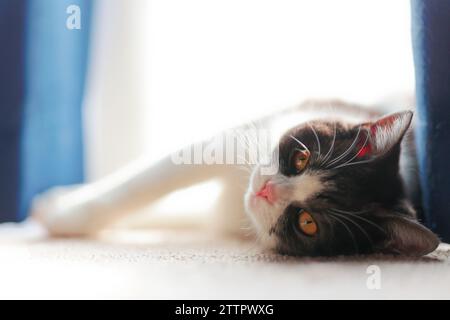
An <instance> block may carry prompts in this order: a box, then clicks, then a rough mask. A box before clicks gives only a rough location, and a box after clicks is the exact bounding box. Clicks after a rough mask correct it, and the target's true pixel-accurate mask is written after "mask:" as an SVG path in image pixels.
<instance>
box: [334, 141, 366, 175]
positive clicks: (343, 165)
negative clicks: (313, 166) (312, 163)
mask: <svg viewBox="0 0 450 320" xmlns="http://www.w3.org/2000/svg"><path fill="white" fill-rule="evenodd" d="M367 141H369V135H368V134H367V136H366V140H364V144H363V145H362V147H361V148H360V149H359V150H358V152H356V154H355V155H354V156H353V157H352V158H351V159H350V160H348V161H346V162H345V163H343V164H341V165H338V166H336V167H334V168H333V169H338V168H343V167H345V166H346V165H347V164H350V163H351V162H352V161H353V160H354V159H355V158H356V157H357V156H358V155H359V154H360V152H361V151H362V150H363V148H364V147H365V146H366V144H367Z"/></svg>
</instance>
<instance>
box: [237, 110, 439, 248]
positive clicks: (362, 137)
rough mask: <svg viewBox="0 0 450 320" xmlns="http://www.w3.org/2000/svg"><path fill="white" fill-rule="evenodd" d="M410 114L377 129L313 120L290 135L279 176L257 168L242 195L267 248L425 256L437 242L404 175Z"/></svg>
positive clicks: (384, 120) (397, 116)
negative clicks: (418, 217) (417, 213)
mask: <svg viewBox="0 0 450 320" xmlns="http://www.w3.org/2000/svg"><path fill="white" fill-rule="evenodd" d="M411 119H412V112H411V111H405V112H399V113H395V114H392V115H388V116H386V117H383V118H381V119H378V120H376V121H373V122H367V123H360V124H357V125H355V124H349V123H344V122H340V121H339V122H338V121H323V120H320V121H319V120H318V121H312V122H308V123H305V124H300V125H298V126H296V127H294V128H292V129H291V130H289V131H288V132H286V133H285V134H284V135H283V136H282V138H281V139H280V141H279V145H278V161H279V167H278V171H277V173H276V174H274V175H270V176H268V175H263V174H262V173H261V167H259V166H257V167H256V168H255V169H254V170H253V173H252V175H251V178H250V185H249V188H248V191H247V193H246V195H245V205H246V209H247V212H248V214H249V216H250V218H251V220H252V222H253V224H254V227H255V229H256V231H257V233H258V235H259V236H260V239H261V241H262V243H263V244H264V245H265V246H267V247H271V248H273V249H276V250H277V251H278V252H281V253H286V254H292V255H307V256H317V255H341V254H344V255H345V254H358V253H360V254H367V253H375V252H381V253H397V254H403V255H413V256H421V255H424V254H427V253H429V252H431V251H433V250H434V249H435V248H436V247H437V245H438V244H439V239H438V238H437V237H436V236H435V235H434V234H433V233H432V232H431V231H430V230H428V229H427V228H425V227H424V226H422V225H421V224H419V223H417V222H416V221H415V220H414V219H413V215H414V211H413V210H414V209H413V208H412V207H411V205H410V204H409V202H408V200H407V199H406V197H405V194H404V190H403V189H404V187H403V181H402V178H401V176H400V173H399V158H400V147H401V141H402V139H403V137H404V135H405V133H406V131H407V130H408V128H409V126H410V123H411Z"/></svg>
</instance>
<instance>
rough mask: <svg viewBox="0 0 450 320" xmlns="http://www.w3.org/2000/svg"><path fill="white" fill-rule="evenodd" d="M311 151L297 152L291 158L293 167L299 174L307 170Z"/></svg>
mask: <svg viewBox="0 0 450 320" xmlns="http://www.w3.org/2000/svg"><path fill="white" fill-rule="evenodd" d="M309 155H310V153H309V151H308V150H296V151H295V152H294V153H293V155H292V158H291V163H292V166H293V167H294V168H295V170H296V171H297V172H301V171H303V170H304V169H305V168H306V165H307V164H308V161H309Z"/></svg>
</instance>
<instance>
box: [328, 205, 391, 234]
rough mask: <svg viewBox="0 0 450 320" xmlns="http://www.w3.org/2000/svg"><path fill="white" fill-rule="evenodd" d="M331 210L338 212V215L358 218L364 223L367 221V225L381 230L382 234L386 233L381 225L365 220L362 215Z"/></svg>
mask: <svg viewBox="0 0 450 320" xmlns="http://www.w3.org/2000/svg"><path fill="white" fill-rule="evenodd" d="M331 210H332V211H334V212H335V213H336V211H337V213H340V214H344V215H349V216H351V217H355V218H357V219H360V220H362V221H365V222H366V223H368V224H370V225H372V226H374V227H375V228H377V229H378V230H380V231H381V232H383V233H386V230H384V229H383V228H382V227H381V226H380V225H379V224H377V223H375V222H373V221H371V220H369V219H366V218H364V217H361V215H359V214H355V213H350V212H346V211H342V210H341V211H339V210H337V209H331Z"/></svg>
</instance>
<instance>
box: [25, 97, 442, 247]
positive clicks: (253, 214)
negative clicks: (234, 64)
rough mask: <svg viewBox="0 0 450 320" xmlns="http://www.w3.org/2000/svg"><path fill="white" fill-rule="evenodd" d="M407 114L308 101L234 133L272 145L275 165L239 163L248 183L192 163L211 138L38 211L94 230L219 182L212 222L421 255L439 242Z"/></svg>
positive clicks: (295, 243) (60, 228) (55, 226)
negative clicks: (427, 219) (424, 205)
mask: <svg viewBox="0 0 450 320" xmlns="http://www.w3.org/2000/svg"><path fill="white" fill-rule="evenodd" d="M412 118H413V112H412V111H410V110H405V111H400V112H396V113H391V114H388V115H384V116H383V115H382V114H381V113H380V112H378V111H375V110H374V109H370V108H365V107H361V106H358V105H353V104H350V103H344V102H341V101H334V100H327V101H307V102H305V103H304V104H302V105H301V106H299V107H295V108H290V109H286V110H283V111H281V112H278V113H277V114H273V115H269V116H266V117H263V118H261V119H259V120H257V121H255V122H253V123H252V124H251V125H245V126H241V127H238V128H235V129H234V130H233V132H239V133H240V135H238V137H239V138H240V139H241V142H242V141H243V143H244V144H245V145H246V147H247V148H248V150H250V147H251V146H255V145H256V144H257V143H255V142H254V139H255V136H252V137H250V136H249V135H248V134H247V135H246V134H243V133H242V132H245V129H255V130H262V131H263V132H266V133H268V136H269V137H270V139H272V141H275V143H274V145H272V146H271V147H269V148H266V150H267V151H266V154H265V155H264V156H265V159H266V160H267V159H269V160H268V161H266V162H264V163H263V162H262V161H260V160H259V161H254V162H252V161H249V158H248V157H247V159H246V160H245V161H244V162H245V163H247V162H250V166H249V170H251V171H250V176H249V177H248V181H247V185H248V187H247V189H246V190H242V188H241V186H240V182H241V181H242V177H243V176H244V172H243V171H242V170H241V168H242V163H243V162H242V161H234V162H232V163H227V164H223V161H209V162H208V161H206V162H207V163H205V159H200V160H202V161H203V162H202V161H198V159H197V160H195V157H196V156H195V155H194V161H190V160H192V152H193V151H195V150H205V147H206V149H208V148H209V149H212V150H216V151H217V150H218V149H217V148H216V149H214V147H217V143H218V142H216V141H218V140H219V139H211V140H208V141H205V142H200V143H197V144H194V145H193V146H189V147H188V148H185V149H183V150H180V151H177V152H175V153H174V154H171V155H168V156H166V157H165V158H163V159H161V160H160V161H159V162H157V163H156V164H148V163H146V162H141V163H138V162H137V163H133V164H131V165H129V166H128V167H126V168H124V169H122V170H120V171H118V172H116V173H114V174H112V175H110V176H108V177H106V178H103V179H101V180H99V181H96V182H92V183H88V184H85V185H82V186H80V187H74V188H64V187H61V188H56V189H53V190H50V191H47V192H45V193H44V194H42V195H40V196H38V197H37V198H36V199H35V201H34V202H33V205H32V210H31V216H32V217H34V218H35V219H37V220H38V221H39V222H40V223H41V224H43V225H44V226H45V227H46V228H47V229H48V231H49V233H50V234H51V235H55V236H83V235H89V234H93V233H96V232H98V231H99V230H101V229H102V228H104V227H106V226H107V225H108V224H110V223H111V222H112V221H114V220H116V219H118V218H120V217H121V216H123V215H125V214H127V213H128V212H132V211H133V209H135V208H139V207H141V206H143V205H147V204H148V203H151V202H154V201H155V200H157V199H159V198H161V197H162V196H164V195H166V194H168V193H170V192H173V191H176V190H179V189H181V188H185V187H188V186H191V185H194V184H197V183H199V182H202V181H206V180H210V179H213V178H218V179H221V180H222V182H223V186H224V188H223V192H222V195H221V198H220V199H219V201H218V204H217V206H216V208H217V209H216V210H215V214H216V219H215V220H214V223H212V224H211V228H215V229H217V230H218V231H221V232H228V233H236V234H240V233H241V230H242V228H241V226H242V219H243V218H245V219H247V220H248V221H249V222H250V223H251V225H252V227H253V230H254V231H255V234H256V237H257V238H258V241H259V243H260V244H261V246H262V247H263V248H265V249H269V250H274V251H276V252H278V253H281V254H288V255H296V256H336V255H356V254H372V253H386V254H398V255H406V256H423V255H426V254H428V253H430V252H432V251H433V250H435V249H436V248H437V246H438V245H439V238H438V237H437V236H436V235H435V234H434V233H433V232H432V231H430V230H429V229H427V228H426V227H425V226H423V225H422V224H420V223H419V222H418V213H417V210H416V209H417V208H419V209H420V206H419V205H417V204H418V203H419V200H420V199H419V195H420V192H419V191H418V190H419V188H418V182H417V168H416V163H415V156H414V148H413V145H414V141H413V135H412V130H411V128H410V127H411V123H412ZM211 146H212V147H211ZM221 147H222V146H221ZM202 148H203V149H202ZM233 150H234V149H233ZM186 154H187V156H186ZM204 154H205V153H202V155H204ZM210 154H212V153H210ZM216 155H217V154H216ZM183 159H184V160H183ZM235 160H236V159H235ZM196 161H197V162H196ZM200 162H202V163H200ZM419 213H420V210H419Z"/></svg>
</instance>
